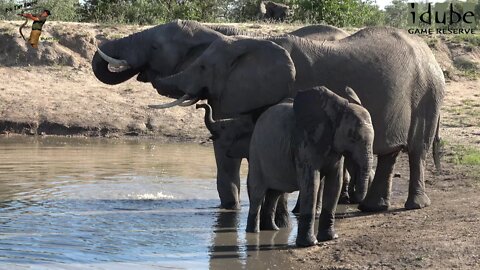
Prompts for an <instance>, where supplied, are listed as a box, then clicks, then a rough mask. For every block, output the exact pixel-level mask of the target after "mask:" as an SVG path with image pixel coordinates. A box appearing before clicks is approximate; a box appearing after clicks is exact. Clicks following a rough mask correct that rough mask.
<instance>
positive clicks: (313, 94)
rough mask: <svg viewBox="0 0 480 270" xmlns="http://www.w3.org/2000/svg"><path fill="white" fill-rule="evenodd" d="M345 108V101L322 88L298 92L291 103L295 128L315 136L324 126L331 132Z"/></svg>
mask: <svg viewBox="0 0 480 270" xmlns="http://www.w3.org/2000/svg"><path fill="white" fill-rule="evenodd" d="M347 106H348V101H347V100H346V99H344V98H342V97H340V96H338V95H337V94H335V93H333V92H332V91H330V90H329V89H328V88H326V87H324V86H321V87H314V88H312V89H308V90H304V91H300V92H298V94H297V96H296V97H295V100H294V102H293V110H294V113H295V119H296V123H297V126H298V127H300V128H301V129H304V130H305V131H307V132H308V133H310V134H316V133H317V135H316V136H318V135H321V134H318V133H322V131H321V130H317V129H318V128H322V127H324V126H325V124H328V125H329V126H330V129H331V131H333V129H334V128H335V127H336V126H337V123H338V122H339V121H340V119H341V117H342V115H343V112H344V111H345V108H346V107H347Z"/></svg>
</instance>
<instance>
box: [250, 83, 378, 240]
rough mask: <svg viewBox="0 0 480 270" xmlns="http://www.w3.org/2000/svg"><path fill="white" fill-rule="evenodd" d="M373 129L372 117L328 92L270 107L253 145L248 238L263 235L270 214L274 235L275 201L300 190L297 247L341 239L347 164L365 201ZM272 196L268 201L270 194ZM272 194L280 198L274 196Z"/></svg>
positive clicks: (317, 91)
mask: <svg viewBox="0 0 480 270" xmlns="http://www.w3.org/2000/svg"><path fill="white" fill-rule="evenodd" d="M373 136H374V131H373V126H372V123H371V119H370V115H369V113H368V111H367V110H366V109H365V108H363V107H362V106H361V105H357V104H355V103H349V102H348V101H347V100H346V99H343V98H341V97H339V96H338V95H336V94H334V93H333V92H331V91H330V90H328V89H327V88H325V87H316V88H313V89H310V90H306V91H301V92H299V93H298V95H297V97H296V98H295V100H294V103H293V105H292V104H291V103H281V104H278V105H275V106H272V107H270V108H269V109H268V110H267V111H265V112H264V113H263V114H262V115H261V116H260V118H259V119H258V121H257V123H256V125H255V129H254V132H253V135H252V139H251V143H250V159H249V167H248V169H249V172H248V179H247V184H248V192H249V198H250V209H249V213H248V221H247V232H258V231H259V224H260V220H259V212H260V207H261V203H262V201H263V200H264V199H265V203H264V205H263V207H268V209H267V210H270V211H269V212H270V218H269V219H268V220H266V222H268V223H269V225H270V226H269V227H270V229H272V230H278V227H277V226H276V224H275V222H274V218H273V217H274V213H275V206H276V200H278V197H279V196H280V195H281V194H282V192H293V191H296V190H300V198H301V207H300V217H299V224H298V234H297V241H296V243H297V245H298V246H312V245H315V244H316V243H317V240H318V241H327V240H332V239H334V238H336V237H337V235H336V233H335V229H334V220H335V210H336V206H337V201H338V198H339V196H340V189H341V177H340V176H341V175H342V173H343V158H342V155H343V156H345V157H346V159H348V160H349V161H350V162H349V163H350V164H351V165H352V166H355V167H356V168H357V170H356V171H357V172H358V173H359V174H358V179H360V181H359V183H358V184H359V185H358V187H359V191H360V193H361V194H362V196H365V194H366V192H367V188H368V177H369V172H370V169H371V168H372V161H373V153H372V145H373ZM316 171H319V172H320V175H321V176H324V180H323V181H324V182H325V183H324V187H323V194H322V200H323V202H322V210H321V214H320V217H319V225H318V226H319V227H318V234H317V237H315V236H314V229H313V225H314V222H315V208H316V202H317V193H318V192H317V191H318V190H319V187H320V177H318V174H316V173H315V172H316ZM268 190H270V191H276V193H273V192H271V195H270V196H269V197H267V198H265V194H266V193H267V191H268ZM272 194H276V195H277V196H275V195H272Z"/></svg>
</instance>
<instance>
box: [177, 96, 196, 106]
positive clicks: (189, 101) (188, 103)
mask: <svg viewBox="0 0 480 270" xmlns="http://www.w3.org/2000/svg"><path fill="white" fill-rule="evenodd" d="M199 100H200V98H194V99H191V100H188V101H185V102H183V103H182V104H179V105H178V106H180V107H188V106H191V105H193V104H195V103H197V102H198V101H199Z"/></svg>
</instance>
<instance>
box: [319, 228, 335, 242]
mask: <svg viewBox="0 0 480 270" xmlns="http://www.w3.org/2000/svg"><path fill="white" fill-rule="evenodd" d="M337 238H338V234H336V233H335V229H334V228H329V229H327V230H321V231H318V234H317V240H318V241H319V242H325V241H330V240H334V239H337Z"/></svg>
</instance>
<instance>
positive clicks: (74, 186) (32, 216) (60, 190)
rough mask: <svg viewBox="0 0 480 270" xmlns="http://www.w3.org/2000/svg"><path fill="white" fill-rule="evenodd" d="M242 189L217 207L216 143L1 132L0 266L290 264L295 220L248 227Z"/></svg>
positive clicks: (162, 266)
mask: <svg viewBox="0 0 480 270" xmlns="http://www.w3.org/2000/svg"><path fill="white" fill-rule="evenodd" d="M245 172H246V168H245V166H244V167H243V168H242V174H243V177H242V178H243V180H242V183H243V184H245ZM244 191H245V186H243V193H242V198H243V199H244V201H243V203H242V206H243V207H242V210H241V211H239V212H231V211H230V212H229V211H221V210H219V209H218V208H217V206H218V204H219V200H218V197H217V191H216V185H215V161H214V158H213V153H212V149H211V147H205V146H200V145H195V144H158V143H156V142H155V141H122V140H118V141H117V140H113V141H112V140H108V141H107V140H92V139H59V138H37V139H35V138H20V139H19V138H14V139H12V138H0V269H24V268H25V267H30V268H33V269H52V268H60V269H64V268H67V269H77V268H85V267H88V268H93V269H104V268H108V269H112V268H113V269H140V268H141V269H149V268H154V269H163V268H165V269H198V268H211V269H225V267H227V266H228V267H229V268H230V269H241V268H244V269H247V268H248V269H254V268H255V269H260V268H267V267H270V268H273V267H275V266H278V265H280V264H281V265H282V267H288V265H285V261H286V259H287V258H282V257H279V256H278V254H274V253H275V250H277V249H283V248H285V247H286V246H287V245H291V244H293V243H294V239H295V236H296V228H293V229H291V230H287V229H285V230H281V231H279V232H262V233H261V234H246V233H245V232H244V230H245V222H246V211H247V210H248V205H247V195H246V194H245V192H244ZM291 201H292V203H293V200H291ZM293 220H295V219H293Z"/></svg>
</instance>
